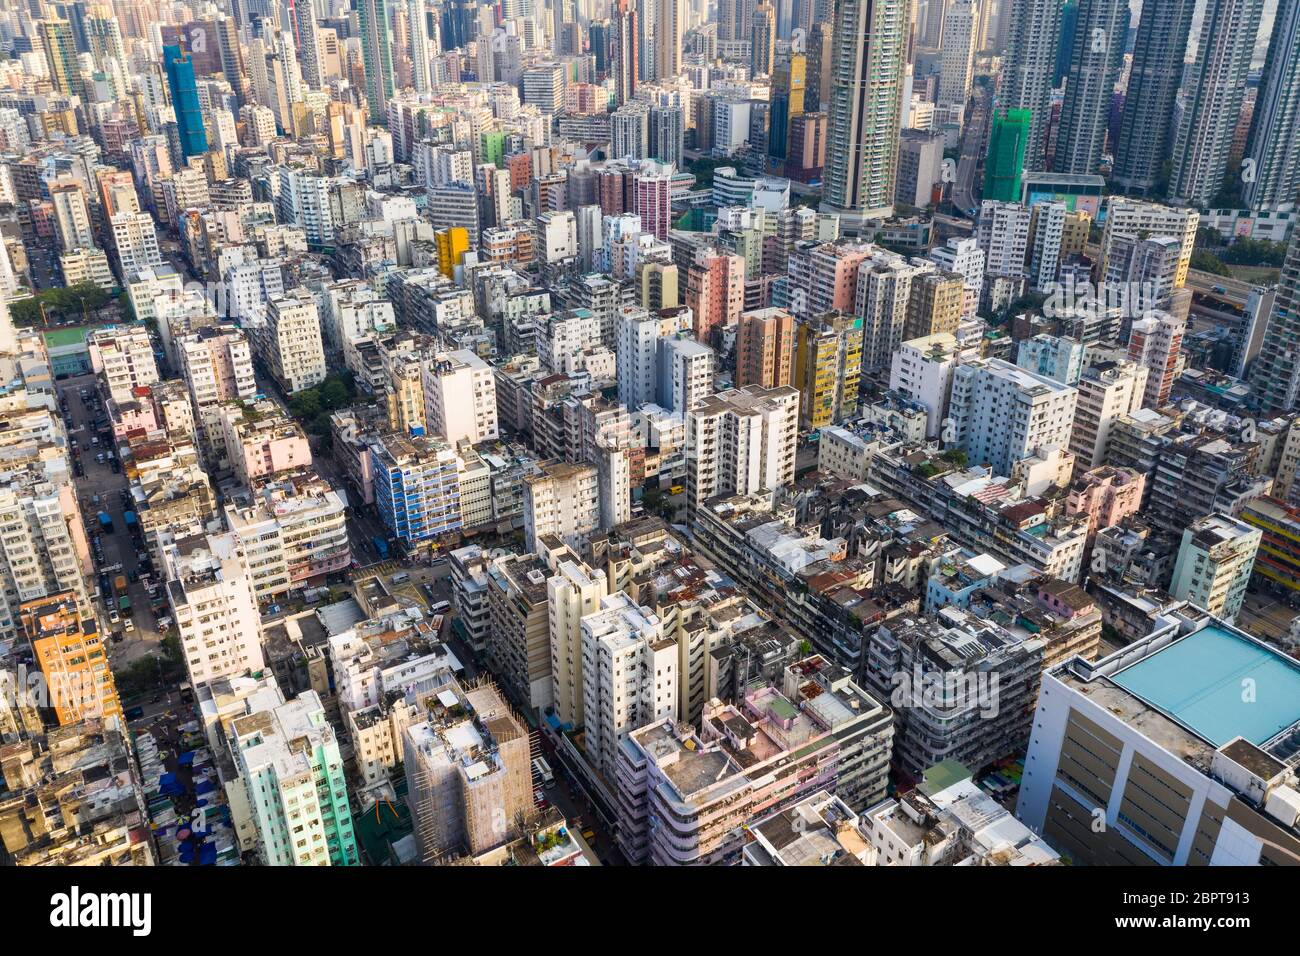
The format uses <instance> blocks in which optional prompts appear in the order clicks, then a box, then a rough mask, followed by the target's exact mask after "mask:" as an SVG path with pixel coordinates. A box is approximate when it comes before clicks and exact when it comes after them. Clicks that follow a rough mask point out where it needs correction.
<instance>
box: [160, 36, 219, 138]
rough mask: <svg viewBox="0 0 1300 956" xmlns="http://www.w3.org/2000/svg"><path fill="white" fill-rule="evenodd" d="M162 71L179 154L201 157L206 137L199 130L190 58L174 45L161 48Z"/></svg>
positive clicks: (199, 110) (199, 111)
mask: <svg viewBox="0 0 1300 956" xmlns="http://www.w3.org/2000/svg"><path fill="white" fill-rule="evenodd" d="M163 69H164V70H166V71H167V87H168V89H170V90H171V94H172V109H173V110H174V111H175V113H176V127H177V131H178V133H179V135H180V141H181V155H182V156H184V157H185V158H187V159H188V158H189V157H191V156H199V155H202V154H203V153H206V152H207V151H208V137H207V133H205V132H204V131H203V110H202V108H200V106H199V91H198V87H197V86H196V85H195V83H194V64H193V63H192V62H190V55H189V54H188V53H186V52H185V51H183V50H182V49H181V48H180V46H178V45H168V46H165V47H163Z"/></svg>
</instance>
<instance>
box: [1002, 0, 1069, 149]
mask: <svg viewBox="0 0 1300 956" xmlns="http://www.w3.org/2000/svg"><path fill="white" fill-rule="evenodd" d="M1007 5H1008V6H1009V7H1010V10H1009V11H1008V13H1007V17H1006V18H1005V19H1006V20H1007V23H1008V27H1007V31H1006V32H1007V55H1006V60H1005V62H1004V63H1003V66H1002V92H1001V97H1000V102H999V103H998V112H999V113H1000V114H1005V113H1006V111H1007V110H1013V109H1015V110H1028V111H1029V113H1030V121H1029V137H1028V139H1027V141H1026V143H1025V150H1024V168H1025V169H1031V170H1040V169H1043V168H1044V165H1045V156H1046V150H1047V121H1048V119H1049V118H1050V116H1051V112H1052V76H1053V72H1054V70H1055V67H1056V48H1057V43H1058V40H1059V37H1060V33H1061V4H1060V0H1008V4H1007ZM999 19H1004V18H1003V17H1002V16H1001V15H999Z"/></svg>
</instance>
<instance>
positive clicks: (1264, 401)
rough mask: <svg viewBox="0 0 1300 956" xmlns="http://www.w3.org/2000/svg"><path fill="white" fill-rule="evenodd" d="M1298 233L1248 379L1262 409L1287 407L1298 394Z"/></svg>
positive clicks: (1299, 355)
mask: <svg viewBox="0 0 1300 956" xmlns="http://www.w3.org/2000/svg"><path fill="white" fill-rule="evenodd" d="M1298 341H1300V233H1297V234H1296V235H1295V236H1293V237H1292V239H1291V245H1290V247H1289V248H1288V249H1287V253H1286V261H1285V262H1284V263H1283V265H1282V277H1281V279H1280V280H1279V282H1278V288H1277V297H1276V298H1275V299H1274V301H1273V312H1272V314H1271V315H1270V316H1269V317H1268V325H1267V326H1266V327H1265V329H1264V342H1263V345H1262V346H1261V347H1260V350H1259V356H1258V357H1257V358H1256V359H1255V362H1254V364H1253V365H1252V366H1251V370H1250V383H1251V386H1252V387H1253V388H1254V389H1255V392H1256V394H1257V395H1259V399H1260V404H1261V406H1263V408H1264V410H1265V411H1266V412H1285V411H1291V410H1292V409H1294V408H1295V407H1296V401H1297V398H1298V397H1300V353H1298V350H1297V348H1296V343H1297V342H1298Z"/></svg>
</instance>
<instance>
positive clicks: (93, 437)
mask: <svg viewBox="0 0 1300 956" xmlns="http://www.w3.org/2000/svg"><path fill="white" fill-rule="evenodd" d="M90 443H91V444H92V445H98V444H99V436H98V435H91V436H90ZM101 459H102V456H101Z"/></svg>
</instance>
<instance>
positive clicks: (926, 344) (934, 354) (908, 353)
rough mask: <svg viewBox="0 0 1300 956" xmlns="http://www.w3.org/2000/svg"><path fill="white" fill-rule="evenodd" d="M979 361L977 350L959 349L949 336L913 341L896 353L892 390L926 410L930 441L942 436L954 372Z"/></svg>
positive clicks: (927, 430) (891, 376)
mask: <svg viewBox="0 0 1300 956" xmlns="http://www.w3.org/2000/svg"><path fill="white" fill-rule="evenodd" d="M977 357H978V352H977V351H976V350H974V349H963V348H960V347H959V346H958V345H957V339H956V337H955V336H953V335H952V334H950V333H948V332H936V333H935V334H934V335H926V336H922V337H921V338H919V339H911V340H910V341H907V342H904V343H903V344H902V345H900V346H899V348H898V351H896V352H895V353H894V358H893V362H892V363H891V365H890V369H889V387H890V388H891V389H892V390H894V391H896V392H898V393H899V394H900V395H903V396H905V397H906V398H910V399H911V400H912V401H914V402H916V403H917V404H918V405H921V406H922V407H923V408H925V428H926V435H927V436H928V437H931V438H933V437H936V436H937V435H939V433H940V426H941V423H942V422H943V419H944V416H945V414H946V413H947V409H948V393H949V391H950V390H951V388H952V373H953V369H955V368H956V367H957V366H958V365H960V364H961V363H962V362H963V361H973V360H974V359H975V358H977Z"/></svg>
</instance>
